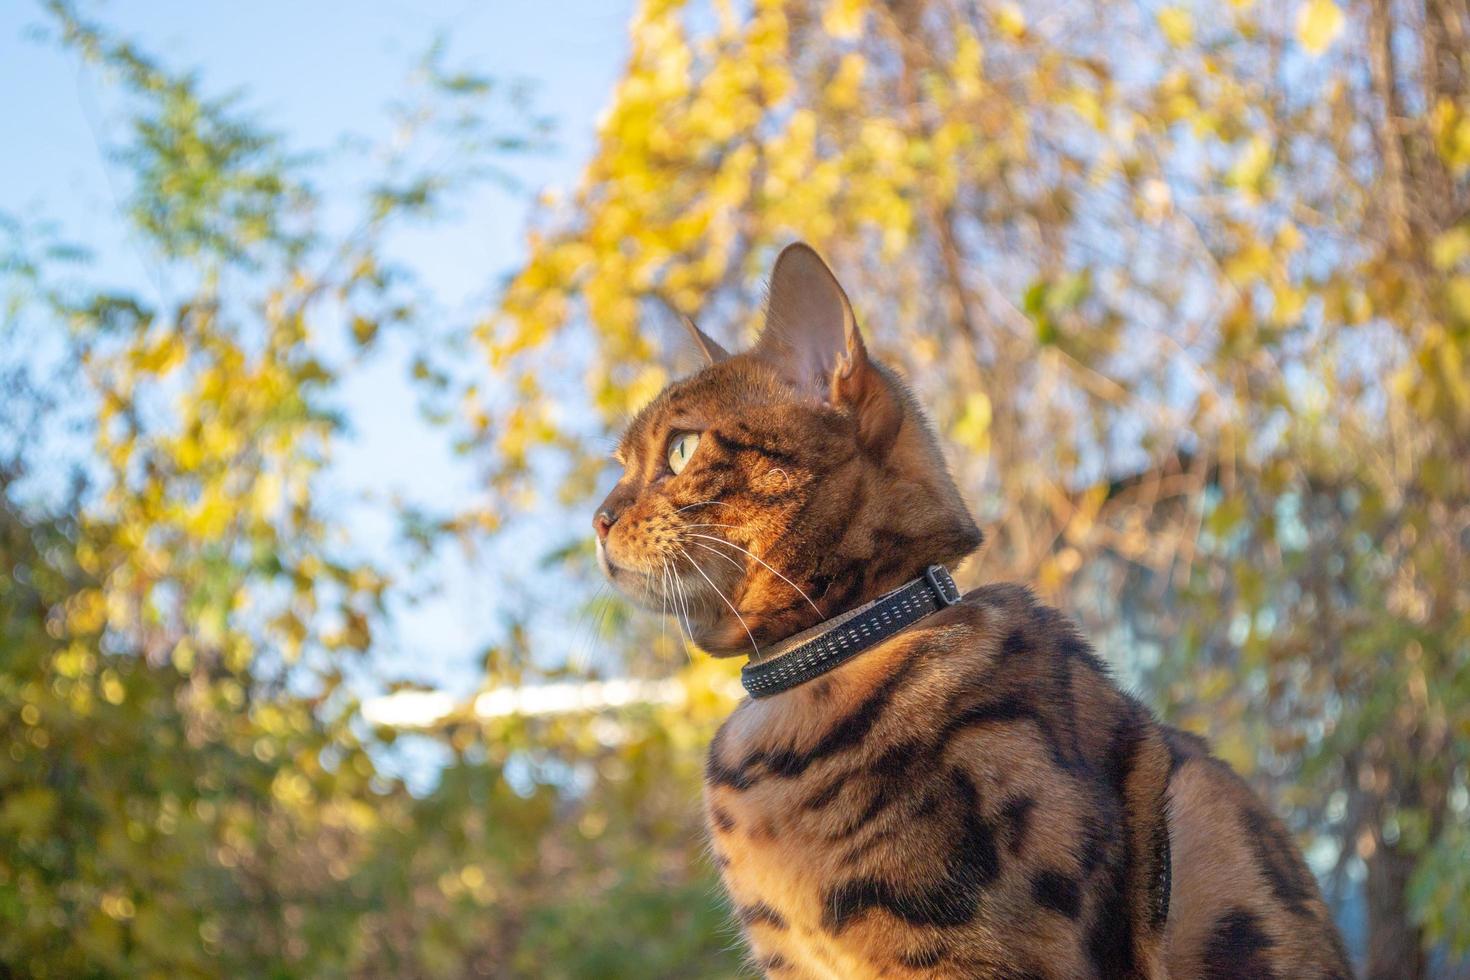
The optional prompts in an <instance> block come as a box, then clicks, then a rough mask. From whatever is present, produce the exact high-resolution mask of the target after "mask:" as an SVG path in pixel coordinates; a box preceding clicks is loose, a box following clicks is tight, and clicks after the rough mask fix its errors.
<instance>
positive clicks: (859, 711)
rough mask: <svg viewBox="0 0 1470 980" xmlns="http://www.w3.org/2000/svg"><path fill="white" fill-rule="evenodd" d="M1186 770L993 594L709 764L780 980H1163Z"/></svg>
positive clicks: (757, 703) (1024, 597) (1029, 602)
mask: <svg viewBox="0 0 1470 980" xmlns="http://www.w3.org/2000/svg"><path fill="white" fill-rule="evenodd" d="M1169 765H1170V760H1169V753H1168V748H1167V746H1166V745H1165V743H1164V740H1163V737H1162V732H1161V730H1160V729H1159V728H1158V726H1157V725H1155V724H1154V723H1153V721H1152V719H1151V717H1150V716H1149V714H1148V712H1147V711H1146V710H1145V709H1143V708H1142V707H1141V706H1140V705H1138V704H1137V703H1136V702H1134V701H1133V700H1132V699H1130V698H1128V697H1127V696H1125V695H1123V694H1122V693H1121V692H1119V691H1118V690H1117V689H1116V687H1114V686H1113V685H1112V684H1111V682H1110V681H1108V679H1107V676H1106V673H1105V672H1104V671H1103V669H1102V666H1101V665H1100V664H1099V663H1098V662H1097V660H1096V659H1095V658H1094V657H1093V655H1092V653H1091V651H1090V650H1089V649H1088V647H1087V645H1086V644H1085V643H1084V642H1083V641H1082V640H1081V638H1080V636H1079V635H1078V634H1077V632H1076V630H1075V628H1074V627H1073V626H1072V625H1071V624H1070V622H1069V621H1067V620H1066V619H1065V618H1064V617H1062V616H1061V615H1060V614H1058V613H1056V612H1055V611H1054V610H1050V609H1048V608H1046V607H1044V606H1041V605H1039V604H1038V603H1036V602H1035V601H1034V599H1033V598H1032V597H1031V594H1030V593H1029V592H1028V591H1026V590H1024V589H1021V588H1019V587H1016V586H1003V585H1001V586H991V587H987V588H984V589H980V590H977V591H975V592H972V593H970V594H969V595H968V596H966V598H965V600H964V601H963V602H962V603H960V604H959V605H956V606H953V607H950V608H948V609H946V610H943V611H941V612H939V613H936V614H934V615H932V616H930V617H929V618H928V619H926V620H924V621H923V622H922V623H920V624H919V625H917V626H916V627H913V628H911V629H909V630H907V631H905V632H904V633H902V634H900V635H899V636H898V637H895V638H894V639H893V640H890V641H888V642H886V643H884V644H881V645H880V646H877V647H874V648H873V649H871V650H870V651H867V652H865V653H864V654H863V655H861V656H859V657H857V658H855V659H853V660H851V661H849V662H848V663H846V664H844V665H843V666H841V667H839V668H837V669H835V670H833V671H832V672H831V673H829V674H827V675H825V676H824V677H821V678H818V679H816V680H814V681H811V682H809V683H807V684H804V685H802V686H800V687H798V688H795V689H793V690H790V691H787V692H785V693H783V694H779V695H776V696H773V697H769V698H763V699H756V700H748V701H746V702H743V703H742V704H741V706H740V707H739V708H738V709H737V710H736V712H735V713H734V714H733V715H732V716H731V718H730V719H729V720H728V721H727V723H726V724H725V726H724V727H723V728H722V729H721V731H720V733H719V734H718V736H717V737H716V739H715V740H714V743H713V744H712V746H711V749H710V757H709V763H708V767H707V780H706V804H707V809H708V813H709V819H710V827H711V832H712V846H713V850H714V854H715V860H716V862H717V863H718V864H719V865H720V866H721V870H722V874H723V875H724V877H725V881H726V885H727V887H728V889H729V891H730V894H731V896H732V898H733V900H734V903H735V905H736V909H737V913H738V915H739V917H740V919H741V921H742V923H743V924H744V927H745V929H746V931H747V934H748V936H749V938H750V940H751V944H752V948H753V950H754V952H755V956H756V958H757V961H758V962H759V963H760V964H761V966H762V968H763V969H764V970H765V971H766V972H767V973H768V974H770V975H773V976H781V975H786V976H818V977H821V976H833V977H862V976H876V975H879V974H884V975H888V976H973V977H992V976H993V977H1023V976H1034V977H1046V976H1054V977H1089V976H1096V977H1126V976H1136V977H1142V976H1159V975H1162V972H1161V959H1160V956H1161V952H1160V937H1161V935H1162V928H1163V924H1164V921H1165V917H1166V913H1167V908H1166V906H1167V896H1168V889H1169V885H1168V872H1167V867H1168V827H1167V823H1166V819H1165V793H1166V785H1167V780H1168V774H1169Z"/></svg>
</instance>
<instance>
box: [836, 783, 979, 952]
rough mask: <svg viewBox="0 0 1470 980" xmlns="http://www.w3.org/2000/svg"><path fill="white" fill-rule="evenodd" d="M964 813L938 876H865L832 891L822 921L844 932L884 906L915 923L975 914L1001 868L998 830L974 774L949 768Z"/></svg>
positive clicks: (952, 921) (960, 920)
mask: <svg viewBox="0 0 1470 980" xmlns="http://www.w3.org/2000/svg"><path fill="white" fill-rule="evenodd" d="M950 780H951V783H952V785H953V790H954V792H953V794H952V795H953V798H954V799H955V801H956V805H957V808H958V810H959V816H960V828H959V831H960V832H959V833H958V834H957V835H956V837H955V839H954V841H953V843H952V844H951V847H950V851H949V853H948V854H947V855H946V857H945V863H944V867H943V869H942V870H941V871H940V873H939V875H938V876H937V877H936V878H935V879H934V880H931V881H929V882H926V883H924V884H921V885H909V884H907V883H904V884H896V883H894V882H891V881H888V880H886V879H883V878H878V877H863V878H854V879H851V880H849V881H845V882H843V883H841V884H840V885H837V886H835V887H833V888H830V889H828V890H827V893H826V895H825V896H824V901H823V913H822V924H823V926H824V927H825V928H826V929H827V930H828V931H829V932H832V933H834V934H835V933H840V932H841V931H842V930H843V929H845V928H847V926H848V925H850V924H851V923H852V922H853V921H854V920H856V919H857V918H858V917H860V916H862V915H863V914H865V913H866V912H867V911H868V910H870V909H875V908H876V909H882V910H883V911H885V912H887V913H888V914H890V915H892V916H894V917H895V918H899V919H902V920H904V921H905V922H908V923H909V924H911V925H925V926H935V927H939V928H946V927H951V928H952V927H954V926H960V925H964V924H965V923H967V922H969V921H970V920H971V919H973V918H974V916H975V912H976V910H977V909H978V908H979V904H980V896H981V892H982V891H983V889H984V888H985V887H986V886H987V885H989V884H990V883H991V882H992V881H994V880H995V878H996V876H997V875H998V874H999V873H1000V858H999V855H998V854H997V853H996V847H995V832H994V829H993V828H992V827H991V826H990V825H989V824H988V823H987V822H986V821H985V818H984V817H983V816H982V815H981V813H980V806H979V802H980V801H979V793H978V792H977V791H976V789H975V786H974V784H973V783H971V782H970V778H969V777H968V776H967V775H965V774H964V773H963V772H962V771H960V770H958V769H955V770H952V771H951V773H950Z"/></svg>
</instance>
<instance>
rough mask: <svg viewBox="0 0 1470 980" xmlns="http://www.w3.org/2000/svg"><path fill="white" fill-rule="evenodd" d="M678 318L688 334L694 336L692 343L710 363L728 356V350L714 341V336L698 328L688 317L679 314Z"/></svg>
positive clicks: (716, 362)
mask: <svg viewBox="0 0 1470 980" xmlns="http://www.w3.org/2000/svg"><path fill="white" fill-rule="evenodd" d="M679 319H680V321H682V322H683V324H684V329H685V330H687V331H689V336H690V337H692V338H694V343H695V344H697V345H698V346H699V351H700V353H701V354H703V355H704V359H705V360H706V361H708V362H709V363H711V364H718V363H720V362H721V361H723V360H724V359H725V358H727V357H729V356H730V352H729V351H727V350H725V348H723V347H721V346H720V345H719V344H718V343H716V342H715V340H714V338H712V337H711V336H710V335H709V334H707V333H705V332H704V331H703V330H701V329H699V327H698V325H696V324H695V322H694V321H693V320H691V319H690V318H689V317H687V316H681V317H680V318H679Z"/></svg>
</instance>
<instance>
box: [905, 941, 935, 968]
mask: <svg viewBox="0 0 1470 980" xmlns="http://www.w3.org/2000/svg"><path fill="white" fill-rule="evenodd" d="M945 955H946V950H945V949H944V948H943V947H942V946H930V947H929V948H928V949H916V950H911V951H909V952H905V953H900V954H899V955H898V964H899V966H905V967H908V968H909V969H910V970H927V969H929V968H930V967H931V966H937V965H939V963H940V961H941V960H943V959H944V957H945Z"/></svg>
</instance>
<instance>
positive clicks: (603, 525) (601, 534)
mask: <svg viewBox="0 0 1470 980" xmlns="http://www.w3.org/2000/svg"><path fill="white" fill-rule="evenodd" d="M616 521H617V516H616V515H613V514H609V513H608V512H607V511H605V510H599V511H598V512H597V516H596V517H594V518H592V527H593V529H594V530H596V531H597V537H598V539H599V540H602V541H606V540H607V532H609V531H611V530H612V526H613V524H614V523H615V522H616Z"/></svg>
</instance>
